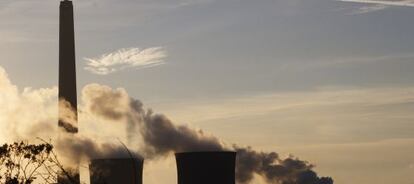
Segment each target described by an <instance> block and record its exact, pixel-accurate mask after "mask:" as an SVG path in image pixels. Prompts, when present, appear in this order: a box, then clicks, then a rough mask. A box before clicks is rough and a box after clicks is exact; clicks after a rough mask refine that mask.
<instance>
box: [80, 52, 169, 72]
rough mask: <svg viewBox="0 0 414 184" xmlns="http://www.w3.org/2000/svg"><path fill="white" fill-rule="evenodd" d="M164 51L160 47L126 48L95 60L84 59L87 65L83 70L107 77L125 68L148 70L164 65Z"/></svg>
mask: <svg viewBox="0 0 414 184" xmlns="http://www.w3.org/2000/svg"><path fill="white" fill-rule="evenodd" d="M166 57H167V53H166V51H165V50H164V49H163V48H162V47H151V48H146V49H139V48H127V49H119V50H117V51H115V52H112V53H107V54H103V55H102V56H100V57H96V58H84V59H85V60H86V61H87V63H86V65H87V66H86V67H85V68H84V69H85V70H88V71H90V72H92V73H94V74H99V75H107V74H110V73H114V72H118V71H121V70H123V69H126V68H149V67H154V66H158V65H162V64H165V61H164V59H165V58H166Z"/></svg>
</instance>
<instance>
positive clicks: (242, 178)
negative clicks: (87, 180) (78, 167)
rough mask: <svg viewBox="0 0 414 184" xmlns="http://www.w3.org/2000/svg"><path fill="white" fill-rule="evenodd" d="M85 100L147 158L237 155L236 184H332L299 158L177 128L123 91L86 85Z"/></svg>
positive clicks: (91, 108) (94, 111) (92, 109)
mask: <svg viewBox="0 0 414 184" xmlns="http://www.w3.org/2000/svg"><path fill="white" fill-rule="evenodd" d="M82 94H83V98H84V99H85V100H87V99H88V103H87V104H86V107H85V108H86V109H88V111H89V112H90V113H92V114H94V115H95V116H96V117H99V118H101V119H105V120H109V121H112V122H113V123H120V122H122V121H124V123H127V124H128V126H127V129H126V132H127V133H128V135H129V137H130V138H132V139H141V140H142V141H143V144H142V145H141V147H140V148H139V151H140V153H141V154H143V155H144V157H145V158H153V157H160V156H165V155H167V154H168V153H174V152H191V151H236V152H237V181H238V182H239V183H249V182H250V181H252V180H253V178H254V177H253V176H254V174H258V175H261V176H263V177H264V178H265V179H266V180H267V181H268V182H269V183H274V184H332V183H333V180H332V179H331V178H329V177H318V176H317V174H316V173H315V172H314V171H313V170H312V168H313V167H314V166H313V165H312V164H309V163H308V162H306V161H302V160H299V159H297V158H292V157H289V158H281V157H279V155H278V154H277V153H275V152H270V153H266V152H257V151H254V150H252V149H251V148H250V147H239V146H237V145H233V146H226V145H225V144H223V143H222V142H221V141H220V139H218V138H217V137H214V136H211V135H206V134H205V133H203V132H202V131H201V130H194V129H192V128H190V127H188V126H184V125H180V126H177V125H174V124H173V123H172V121H171V120H169V119H168V118H167V117H166V116H164V115H162V114H154V113H153V112H152V110H145V109H144V108H143V104H142V103H141V102H140V101H139V100H136V99H133V98H131V97H129V96H128V94H127V93H126V92H125V90H123V89H116V90H113V89H111V88H109V87H107V86H102V85H99V84H91V85H87V86H86V87H85V88H84V89H83V92H82Z"/></svg>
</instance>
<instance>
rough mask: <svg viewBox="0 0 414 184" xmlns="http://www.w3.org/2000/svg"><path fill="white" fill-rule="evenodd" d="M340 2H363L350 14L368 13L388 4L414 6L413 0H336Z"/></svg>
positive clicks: (381, 8)
mask: <svg viewBox="0 0 414 184" xmlns="http://www.w3.org/2000/svg"><path fill="white" fill-rule="evenodd" d="M338 1H341V2H351V3H360V4H365V5H364V6H362V7H360V8H359V9H358V10H356V11H353V12H351V13H350V14H363V13H370V12H374V11H378V10H383V9H385V8H387V7H390V6H408V7H414V0H338Z"/></svg>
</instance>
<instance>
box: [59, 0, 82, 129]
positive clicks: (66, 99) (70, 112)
mask: <svg viewBox="0 0 414 184" xmlns="http://www.w3.org/2000/svg"><path fill="white" fill-rule="evenodd" d="M76 96H77V94H76V65H75V32H74V22H73V4H72V1H69V0H64V1H61V2H60V23H59V127H61V128H64V130H65V131H66V132H68V133H77V132H78V127H77V121H78V113H77V104H78V103H77V97H76Z"/></svg>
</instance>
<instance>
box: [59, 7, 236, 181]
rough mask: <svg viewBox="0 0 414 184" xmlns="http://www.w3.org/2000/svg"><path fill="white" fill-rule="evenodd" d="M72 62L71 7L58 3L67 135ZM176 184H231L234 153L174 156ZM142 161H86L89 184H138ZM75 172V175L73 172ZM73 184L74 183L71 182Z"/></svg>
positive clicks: (72, 108) (73, 100)
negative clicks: (88, 163)
mask: <svg viewBox="0 0 414 184" xmlns="http://www.w3.org/2000/svg"><path fill="white" fill-rule="evenodd" d="M75 62H76V58H75V33H74V18H73V3H72V1H70V0H63V1H61V2H60V23H59V122H58V126H59V127H61V128H63V130H64V131H65V132H67V133H71V134H74V133H77V132H78V127H77V121H78V113H77V92H76V63H75ZM175 156H176V161H177V171H178V184H235V159H236V153H235V152H189V153H176V155H175ZM143 164H144V161H143V159H135V158H122V159H121V158H116V159H114V158H107V159H93V160H91V161H90V165H89V171H90V183H91V184H142V178H143V177H142V174H143V172H142V171H143ZM75 172H79V171H75ZM74 180H75V181H74ZM74 183H80V182H79V175H75V176H74V178H70V179H68V178H67V177H61V176H58V184H74Z"/></svg>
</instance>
